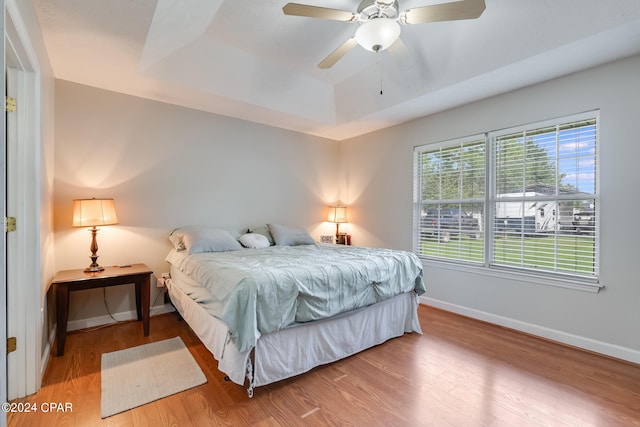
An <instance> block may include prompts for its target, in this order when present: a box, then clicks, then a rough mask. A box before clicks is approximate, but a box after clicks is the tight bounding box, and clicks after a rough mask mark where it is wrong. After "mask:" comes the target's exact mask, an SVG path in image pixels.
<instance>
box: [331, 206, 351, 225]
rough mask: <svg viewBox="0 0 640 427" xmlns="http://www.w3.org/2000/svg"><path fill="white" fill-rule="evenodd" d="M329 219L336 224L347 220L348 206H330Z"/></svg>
mask: <svg viewBox="0 0 640 427" xmlns="http://www.w3.org/2000/svg"><path fill="white" fill-rule="evenodd" d="M328 221H329V222H335V223H336V224H341V223H344V222H347V208H346V206H330V207H329V217H328Z"/></svg>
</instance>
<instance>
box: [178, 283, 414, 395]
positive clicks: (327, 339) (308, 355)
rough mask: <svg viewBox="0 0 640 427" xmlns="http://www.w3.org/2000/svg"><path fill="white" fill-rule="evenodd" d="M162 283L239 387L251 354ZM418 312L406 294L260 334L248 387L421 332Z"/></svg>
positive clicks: (202, 311) (180, 293) (181, 294)
mask: <svg viewBox="0 0 640 427" xmlns="http://www.w3.org/2000/svg"><path fill="white" fill-rule="evenodd" d="M172 273H174V272H172ZM178 275H179V274H178ZM174 277H175V276H174ZM166 285H167V289H168V291H169V296H170V297H171V301H172V302H173V304H174V306H175V307H176V309H177V310H178V312H179V313H180V314H181V315H182V317H183V318H184V320H185V321H186V322H187V323H188V324H189V326H190V327H191V329H192V330H193V331H194V332H195V333H196V335H197V336H198V337H199V338H200V340H201V341H202V343H203V344H204V345H205V346H206V347H207V349H208V350H209V351H210V352H211V353H212V354H213V356H214V357H215V358H216V360H218V369H219V370H220V371H222V372H224V373H225V374H227V376H228V377H229V379H231V381H233V382H235V383H236V384H240V385H244V384H245V383H246V381H245V380H246V379H247V373H248V372H250V371H251V369H249V370H248V368H247V367H248V366H251V365H250V354H251V350H249V351H245V352H239V351H238V350H237V348H236V347H235V345H234V343H233V341H231V340H230V339H228V329H227V327H226V326H225V324H224V323H223V322H222V321H220V320H219V319H217V318H215V317H213V316H211V315H210V314H209V313H208V312H207V310H206V309H205V308H204V307H203V306H201V305H200V304H198V303H197V302H195V301H194V300H193V299H192V298H191V297H189V296H188V295H187V294H185V293H184V292H183V291H182V290H181V289H180V286H178V285H177V284H176V283H175V282H174V280H173V279H171V280H167V281H166ZM417 308H418V296H417V295H416V294H415V292H408V293H404V294H401V295H398V296H396V297H394V298H391V299H389V300H386V301H382V302H379V303H377V304H374V305H371V306H369V307H366V308H362V309H359V310H354V311H351V312H348V313H344V314H342V315H339V316H335V317H332V318H329V319H324V320H318V321H314V322H309V323H303V324H298V325H296V326H293V327H290V328H287V329H283V330H280V331H277V332H272V333H268V334H263V335H262V336H261V337H260V338H259V339H258V342H257V344H256V346H255V348H254V357H253V378H250V377H249V378H248V379H249V389H250V391H251V390H252V389H253V387H254V386H255V387H257V386H262V385H266V384H270V383H273V382H276V381H280V380H283V379H285V378H289V377H292V376H295V375H298V374H302V373H304V372H307V371H309V370H310V369H312V368H314V367H316V366H319V365H324V364H327V363H331V362H334V361H336V360H339V359H342V358H345V357H348V356H351V355H353V354H355V353H358V352H360V351H362V350H365V349H367V348H369V347H373V346H375V345H378V344H381V343H383V342H385V341H387V340H389V339H391V338H394V337H398V336H401V335H403V334H404V333H406V332H417V333H420V334H421V333H422V330H421V328H420V322H419V320H418V313H417Z"/></svg>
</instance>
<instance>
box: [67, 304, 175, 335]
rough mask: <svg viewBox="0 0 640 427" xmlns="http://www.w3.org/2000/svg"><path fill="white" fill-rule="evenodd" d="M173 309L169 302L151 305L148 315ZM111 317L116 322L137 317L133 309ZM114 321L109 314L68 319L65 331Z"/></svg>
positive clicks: (155, 314) (169, 311)
mask: <svg viewBox="0 0 640 427" xmlns="http://www.w3.org/2000/svg"><path fill="white" fill-rule="evenodd" d="M173 311H175V310H174V308H173V307H172V306H171V304H162V305H156V306H153V307H151V310H150V313H149V315H150V316H157V315H159V314H164V313H171V312H173ZM113 318H114V319H116V320H117V321H118V322H124V321H127V320H134V319H137V318H138V314H137V313H136V312H135V311H134V310H131V311H123V312H120V313H113ZM112 323H115V322H114V321H113V319H112V318H111V317H110V316H97V317H89V318H86V319H78V320H70V321H69V322H67V332H69V331H77V330H78V329H85V328H93V327H95V326H101V325H109V324H112Z"/></svg>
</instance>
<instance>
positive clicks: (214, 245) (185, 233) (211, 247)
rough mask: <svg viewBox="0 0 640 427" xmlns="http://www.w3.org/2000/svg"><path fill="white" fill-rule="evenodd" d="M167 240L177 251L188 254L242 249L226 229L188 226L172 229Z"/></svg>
mask: <svg viewBox="0 0 640 427" xmlns="http://www.w3.org/2000/svg"><path fill="white" fill-rule="evenodd" d="M169 240H170V241H171V242H172V243H173V245H174V247H175V248H176V250H178V251H187V252H188V253H189V255H191V254H196V253H200V252H224V251H237V250H240V249H242V246H240V243H238V241H237V240H236V239H235V238H234V237H233V236H232V235H231V233H229V232H228V231H226V230H221V229H218V228H207V227H198V226H190V227H183V228H179V229H177V230H174V231H173V232H172V233H171V234H170V235H169Z"/></svg>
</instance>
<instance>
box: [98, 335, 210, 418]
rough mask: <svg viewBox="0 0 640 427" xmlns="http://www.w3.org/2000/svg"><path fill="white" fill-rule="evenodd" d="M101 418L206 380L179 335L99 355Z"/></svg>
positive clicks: (197, 384)
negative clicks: (100, 358)
mask: <svg viewBox="0 0 640 427" xmlns="http://www.w3.org/2000/svg"><path fill="white" fill-rule="evenodd" d="M101 363H102V370H101V377H102V395H101V415H102V418H106V417H109V416H111V415H115V414H118V413H120V412H124V411H126V410H129V409H132V408H136V407H138V406H141V405H144V404H146V403H149V402H153V401H154V400H158V399H161V398H163V397H166V396H170V395H172V394H175V393H179V392H181V391H184V390H187V389H190V388H192V387H196V386H199V385H201V384H204V383H206V382H207V378H206V377H205V376H204V373H203V372H202V369H200V367H199V366H198V363H197V362H196V361H195V359H194V358H193V356H192V355H191V353H189V350H188V349H187V347H185V345H184V342H182V339H181V338H180V337H175V338H171V339H168V340H164V341H159V342H154V343H151V344H145V345H141V346H138V347H132V348H128V349H125V350H120V351H114V352H113V353H104V354H103V355H102V360H101Z"/></svg>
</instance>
